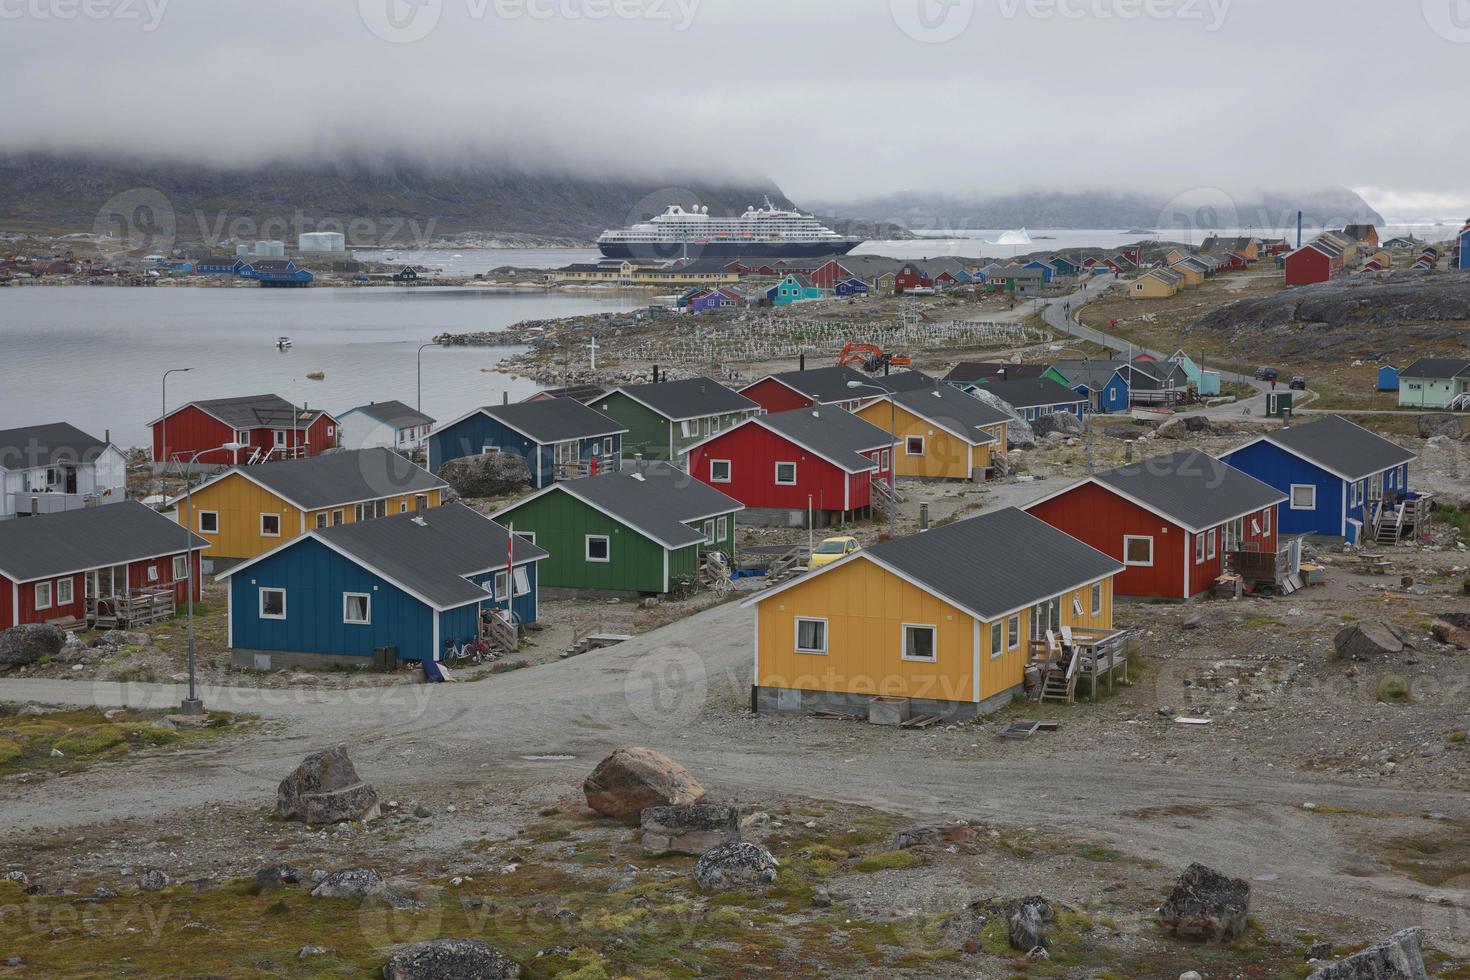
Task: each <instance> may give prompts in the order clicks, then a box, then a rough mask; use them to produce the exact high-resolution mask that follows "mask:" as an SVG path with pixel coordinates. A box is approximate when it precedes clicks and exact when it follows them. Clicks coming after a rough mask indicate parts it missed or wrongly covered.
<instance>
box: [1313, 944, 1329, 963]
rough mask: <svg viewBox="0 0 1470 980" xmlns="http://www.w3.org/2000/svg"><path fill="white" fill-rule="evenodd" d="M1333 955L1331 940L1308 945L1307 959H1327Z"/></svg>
mask: <svg viewBox="0 0 1470 980" xmlns="http://www.w3.org/2000/svg"><path fill="white" fill-rule="evenodd" d="M1331 955H1332V944H1331V943H1329V942H1318V943H1313V944H1312V945H1310V946H1308V947H1307V959H1309V960H1325V959H1327V957H1329V956H1331Z"/></svg>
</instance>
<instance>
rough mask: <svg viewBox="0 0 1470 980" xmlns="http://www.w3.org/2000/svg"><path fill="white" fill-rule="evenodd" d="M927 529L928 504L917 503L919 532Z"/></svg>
mask: <svg viewBox="0 0 1470 980" xmlns="http://www.w3.org/2000/svg"><path fill="white" fill-rule="evenodd" d="M927 530H929V504H928V503H927V502H926V503H921V504H919V533H921V534H922V533H923V532H925V531H927Z"/></svg>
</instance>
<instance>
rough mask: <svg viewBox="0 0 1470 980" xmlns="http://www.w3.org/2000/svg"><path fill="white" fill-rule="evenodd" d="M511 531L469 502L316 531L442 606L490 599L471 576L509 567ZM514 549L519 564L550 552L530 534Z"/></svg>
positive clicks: (333, 543) (364, 562) (324, 539)
mask: <svg viewBox="0 0 1470 980" xmlns="http://www.w3.org/2000/svg"><path fill="white" fill-rule="evenodd" d="M509 533H510V532H509V531H507V530H506V529H505V528H504V527H502V526H501V525H499V524H497V523H495V522H494V521H492V520H491V519H490V518H488V517H485V516H484V515H482V514H479V513H476V512H475V511H473V510H471V509H470V508H468V507H466V506H464V505H463V504H446V505H445V506H443V507H430V508H428V509H426V510H421V511H419V512H417V513H414V514H395V515H393V516H391V517H383V518H379V519H378V520H375V521H357V522H354V523H351V524H339V525H337V526H336V527H329V528H322V529H318V530H315V531H313V532H312V534H313V535H315V536H317V537H319V538H321V540H323V541H325V542H327V543H328V544H329V545H331V546H332V547H334V548H338V549H341V550H342V551H345V552H347V553H348V554H350V555H351V556H352V557H354V558H356V559H357V560H359V561H361V562H362V563H363V564H365V565H368V566H370V567H372V568H373V569H375V570H376V571H378V572H380V573H381V574H383V575H385V576H386V577H388V578H390V579H392V580H393V581H395V582H397V583H399V584H400V585H403V586H405V587H406V588H408V589H411V590H412V591H414V592H417V593H418V594H419V595H421V596H423V597H424V598H425V599H428V600H429V601H430V602H431V603H434V604H435V605H438V606H440V607H441V608H449V607H453V606H462V605H465V604H467V603H471V602H478V601H480V600H482V599H484V598H485V591H484V590H483V589H481V588H480V587H479V586H477V585H475V584H474V583H472V582H470V581H469V580H468V579H466V578H465V576H466V575H475V574H479V573H482V572H487V571H490V570H492V569H499V568H504V567H505V546H506V537H507V535H508V534H509ZM298 540H300V539H298ZM512 547H513V549H514V550H513V551H512V557H513V560H514V561H515V562H516V563H517V564H519V563H521V562H526V561H536V560H538V559H541V558H545V557H547V554H548V552H546V551H545V549H542V548H538V547H537V546H536V545H534V544H532V543H531V542H529V541H527V540H526V539H525V538H516V540H515V542H514V544H513V546H512Z"/></svg>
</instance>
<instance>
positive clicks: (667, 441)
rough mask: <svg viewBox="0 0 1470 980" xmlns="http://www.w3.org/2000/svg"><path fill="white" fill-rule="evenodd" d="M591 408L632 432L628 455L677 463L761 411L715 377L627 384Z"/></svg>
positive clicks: (625, 452) (625, 441) (625, 446)
mask: <svg viewBox="0 0 1470 980" xmlns="http://www.w3.org/2000/svg"><path fill="white" fill-rule="evenodd" d="M587 404H589V405H591V406H592V407H593V408H595V409H596V410H597V411H599V412H601V413H602V414H603V415H606V416H607V417H608V418H610V419H614V420H616V421H617V422H618V423H619V424H620V425H622V426H623V427H624V428H626V429H627V430H628V432H627V434H626V435H625V436H623V455H624V456H631V455H634V454H637V453H642V454H643V456H644V458H646V459H666V460H677V459H678V458H679V457H681V456H683V455H684V452H685V451H686V450H687V449H688V448H689V447H690V446H692V445H694V444H695V443H696V442H699V441H700V440H702V439H706V438H708V437H709V436H711V435H714V434H715V433H717V432H723V431H724V430H726V429H729V428H732V427H733V426H736V425H739V424H740V423H741V422H743V421H745V420H746V419H748V418H750V417H751V416H753V415H759V414H760V410H761V407H760V406H759V405H757V404H756V403H755V402H753V401H751V400H750V399H749V398H746V397H745V396H744V395H741V394H739V393H737V392H734V391H731V390H730V389H729V388H726V387H725V386H724V385H722V384H720V383H719V382H718V381H715V380H714V379H713V378H703V377H700V378H689V379H688V380H685V381H655V382H652V383H650V384H641V385H624V386H623V387H621V388H618V389H616V390H614V391H610V392H608V393H607V394H605V395H602V396H600V397H598V398H594V399H592V400H591V401H589V402H588V403H587Z"/></svg>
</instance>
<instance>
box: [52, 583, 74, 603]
mask: <svg viewBox="0 0 1470 980" xmlns="http://www.w3.org/2000/svg"><path fill="white" fill-rule="evenodd" d="M74 587H75V586H74V585H73V583H72V580H71V579H69V578H59V579H57V580H56V604H57V605H58V606H69V605H71V604H72V600H73V599H75V598H76V593H75V592H74V591H73V589H74Z"/></svg>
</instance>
